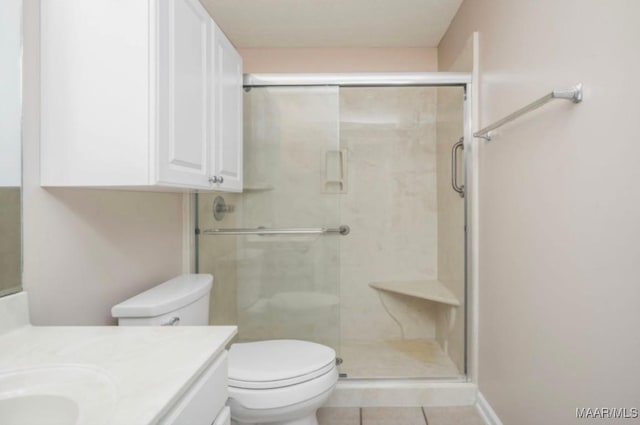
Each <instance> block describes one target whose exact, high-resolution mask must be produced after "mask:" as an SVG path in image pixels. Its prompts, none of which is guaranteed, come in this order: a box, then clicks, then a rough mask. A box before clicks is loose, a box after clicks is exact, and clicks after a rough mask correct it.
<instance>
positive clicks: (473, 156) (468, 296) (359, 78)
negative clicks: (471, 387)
mask: <svg viewBox="0 0 640 425" xmlns="http://www.w3.org/2000/svg"><path fill="white" fill-rule="evenodd" d="M472 84H473V83H472V74H471V73H467V72H410V73H404V72H392V73H377V72H375V73H286V74H276V73H256V74H244V76H243V88H244V89H251V88H254V87H278V86H279V87H303V86H310V87H312V86H337V87H403V86H404V87H462V88H463V90H464V102H463V105H464V106H463V115H464V116H463V137H464V142H463V146H464V155H463V161H464V170H465V173H464V238H465V259H464V265H465V270H464V293H465V303H464V317H465V333H464V339H465V350H464V353H465V360H464V364H465V370H464V375H465V379H464V380H462V381H460V380H456V379H453V380H435V381H437V382H454V383H455V382H468V383H473V384H477V376H478V374H477V352H478V351H477V350H478V347H477V329H478V327H477V310H478V299H477V293H478V291H477V285H478V282H477V278H476V276H477V274H476V273H475V272H472V271H473V270H475V269H476V263H477V250H476V249H475V247H476V246H477V245H476V241H477V236H478V233H477V228H476V226H471V223H477V211H478V208H477V207H478V201H477V199H478V196H477V184H476V182H475V181H474V180H475V179H472V178H471V177H472V176H477V151H476V149H475V147H474V145H473V144H472V141H473V116H472V113H473V109H474V108H473V105H474V100H473V99H472V95H473V90H472ZM385 380H387V379H385ZM415 380H416V379H415V378H412V379H398V380H395V381H403V382H404V381H415ZM418 380H420V381H427V382H432V381H434V379H433V378H418ZM360 381H377V379H375V378H372V379H362V380H360ZM387 381H388V380H387ZM365 384H366V382H365Z"/></svg>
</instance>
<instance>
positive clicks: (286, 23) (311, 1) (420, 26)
mask: <svg viewBox="0 0 640 425" xmlns="http://www.w3.org/2000/svg"><path fill="white" fill-rule="evenodd" d="M200 1H201V2H202V4H203V5H204V6H205V7H206V8H207V10H208V11H209V13H210V14H211V16H213V19H214V20H215V21H216V23H217V24H218V25H219V26H220V28H221V29H222V30H223V31H224V32H225V34H227V36H228V37H229V38H230V39H231V41H232V42H233V44H234V45H235V46H236V47H240V48H249V47H261V48H264V47H436V46H437V45H438V43H439V42H440V39H441V38H442V36H443V35H444V33H445V31H446V30H447V28H448V27H449V24H450V23H451V20H452V19H453V17H454V15H455V14H456V12H457V10H458V7H459V6H460V4H461V3H462V0H200Z"/></svg>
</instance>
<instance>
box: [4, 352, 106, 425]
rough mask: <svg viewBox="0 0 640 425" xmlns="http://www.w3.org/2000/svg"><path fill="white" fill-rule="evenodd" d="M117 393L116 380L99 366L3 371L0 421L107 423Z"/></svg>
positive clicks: (19, 424) (10, 424)
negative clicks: (98, 367)
mask: <svg viewBox="0 0 640 425" xmlns="http://www.w3.org/2000/svg"><path fill="white" fill-rule="evenodd" d="M116 395H117V392H116V386H115V384H114V382H113V381H112V380H111V378H109V376H107V375H106V374H105V373H104V372H103V371H101V370H100V369H97V368H92V367H85V366H75V365H56V366H47V367H34V368H24V369H9V370H0V424H2V425H32V424H33V425H41V424H47V425H76V424H78V425H79V424H83V425H84V424H92V425H93V424H95V425H103V424H108V423H109V420H110V417H111V416H112V412H113V408H114V406H115V402H116Z"/></svg>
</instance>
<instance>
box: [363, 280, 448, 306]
mask: <svg viewBox="0 0 640 425" xmlns="http://www.w3.org/2000/svg"><path fill="white" fill-rule="evenodd" d="M369 286H370V287H372V288H374V289H378V290H380V291H386V292H392V293H395V294H401V295H407V296H410V297H415V298H421V299H423V300H429V301H435V302H438V303H442V304H447V305H450V306H453V307H459V306H460V301H459V300H458V298H456V296H455V295H454V294H453V292H451V291H450V290H449V289H448V288H447V287H446V286H444V284H443V283H442V282H440V281H438V280H414V281H396V282H371V283H369Z"/></svg>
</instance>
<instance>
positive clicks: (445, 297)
mask: <svg viewBox="0 0 640 425" xmlns="http://www.w3.org/2000/svg"><path fill="white" fill-rule="evenodd" d="M369 286H370V287H371V288H373V289H375V290H377V291H379V292H378V293H379V295H380V301H381V302H382V305H383V306H384V308H385V310H386V311H387V313H389V315H390V316H391V317H392V318H393V319H394V320H395V321H396V323H398V325H400V328H401V329H402V334H403V337H405V336H408V337H413V338H415V337H416V336H417V335H418V334H419V333H420V332H422V330H424V329H425V328H427V327H428V326H429V323H431V324H432V325H431V327H433V326H437V323H442V324H443V325H442V326H443V327H441V328H440V329H441V330H440V331H439V332H438V331H436V332H435V335H436V336H437V335H438V334H439V335H440V338H439V341H440V342H441V344H442V348H443V350H444V352H445V353H448V352H449V336H450V335H451V333H452V332H453V329H454V325H455V322H456V310H457V309H458V307H460V300H458V298H457V297H456V296H455V295H454V294H453V292H451V290H449V288H447V287H446V286H445V285H444V284H443V283H442V282H440V281H439V280H414V281H393V282H371V283H369ZM394 295H403V296H405V297H409V298H408V299H407V300H405V301H402V300H401V299H397V297H394ZM410 300H414V301H410ZM418 300H423V301H422V302H417V301H418ZM424 301H430V302H433V303H436V305H439V307H437V308H436V309H435V311H434V310H432V309H430V308H428V307H427V306H426V305H425V303H424ZM434 314H435V315H440V314H444V315H445V316H441V317H442V320H434V318H435V316H434ZM419 317H422V321H421V322H420V324H418V323H417V322H416V319H418V318H419ZM416 325H417V326H416ZM415 332H418V334H416V333H415Z"/></svg>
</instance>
